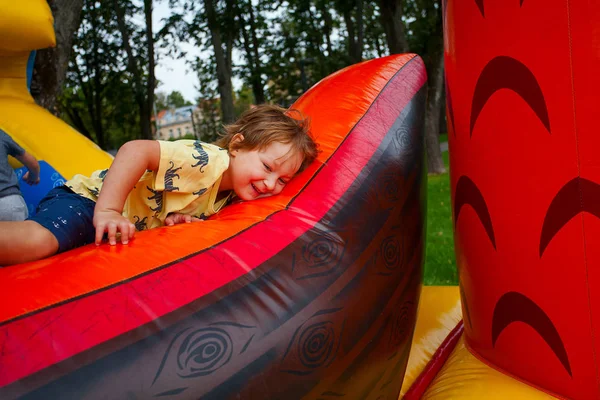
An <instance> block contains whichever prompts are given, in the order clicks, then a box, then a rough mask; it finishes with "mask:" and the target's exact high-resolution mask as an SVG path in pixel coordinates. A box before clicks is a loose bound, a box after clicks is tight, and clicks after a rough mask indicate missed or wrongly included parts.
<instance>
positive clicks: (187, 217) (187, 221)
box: [183, 215, 192, 224]
mask: <svg viewBox="0 0 600 400" xmlns="http://www.w3.org/2000/svg"><path fill="white" fill-rule="evenodd" d="M183 220H184V221H185V223H186V224H189V223H190V222H192V216H191V215H184V216H183Z"/></svg>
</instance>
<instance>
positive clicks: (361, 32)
mask: <svg viewBox="0 0 600 400" xmlns="http://www.w3.org/2000/svg"><path fill="white" fill-rule="evenodd" d="M356 31H357V36H356V48H355V49H354V51H355V53H354V59H355V62H361V61H362V53H363V48H364V45H365V44H364V37H365V28H364V22H363V0H356Z"/></svg>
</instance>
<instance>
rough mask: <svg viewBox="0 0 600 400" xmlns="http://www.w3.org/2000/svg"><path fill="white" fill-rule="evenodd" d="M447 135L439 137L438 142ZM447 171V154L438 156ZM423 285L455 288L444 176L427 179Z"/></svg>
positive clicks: (446, 177) (451, 236) (447, 196)
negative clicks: (442, 160) (451, 286)
mask: <svg viewBox="0 0 600 400" xmlns="http://www.w3.org/2000/svg"><path fill="white" fill-rule="evenodd" d="M446 140H447V135H440V142H444V141H446ZM442 156H443V158H444V163H445V164H446V169H448V152H447V151H445V152H443V153H442ZM424 283H425V285H456V284H458V275H457V273H456V261H455V258H454V236H453V229H452V212H451V204H450V178H449V176H448V174H447V173H446V174H443V175H439V176H430V177H429V179H428V188H427V243H426V256H425V275H424Z"/></svg>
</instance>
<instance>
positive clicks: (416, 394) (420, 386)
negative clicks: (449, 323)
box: [402, 320, 464, 400]
mask: <svg viewBox="0 0 600 400" xmlns="http://www.w3.org/2000/svg"><path fill="white" fill-rule="evenodd" d="M463 329H464V325H463V321H462V320H461V321H460V322H459V323H458V324H456V326H455V327H454V329H452V331H450V333H449V334H448V336H446V339H444V341H443V342H442V344H441V345H440V347H438V348H437V350H436V351H435V353H434V354H433V356H432V357H431V360H429V362H428V363H427V366H425V369H424V370H423V372H421V374H420V375H419V377H418V378H417V379H416V380H415V381H414V383H413V384H412V386H411V387H410V389H409V390H408V391H407V392H406V394H405V395H404V397H403V398H402V399H403V400H419V399H420V398H421V397H423V394H424V393H425V391H426V390H427V388H428V387H429V385H430V384H431V381H433V378H435V377H436V376H437V374H438V372H440V369H441V368H442V366H443V365H444V363H445V362H446V360H447V359H448V357H450V353H452V350H454V348H455V347H456V343H458V340H459V339H460V337H461V336H462V334H463Z"/></svg>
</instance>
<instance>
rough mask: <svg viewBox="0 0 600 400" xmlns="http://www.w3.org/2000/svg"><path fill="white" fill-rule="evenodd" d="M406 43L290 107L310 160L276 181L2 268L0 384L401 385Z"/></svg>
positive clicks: (414, 265)
mask: <svg viewBox="0 0 600 400" xmlns="http://www.w3.org/2000/svg"><path fill="white" fill-rule="evenodd" d="M425 96H426V76H425V70H424V65H423V63H422V61H421V59H420V58H418V57H416V56H414V55H398V56H390V57H386V58H382V59H377V60H373V61H370V62H365V63H361V64H358V65H356V66H353V67H349V68H347V69H345V70H342V71H340V72H338V73H336V74H334V75H332V76H330V77H328V78H326V79H324V80H323V81H322V82H320V83H319V84H317V85H316V86H315V87H314V88H312V89H311V90H310V91H309V92H307V93H306V94H305V95H304V96H303V97H302V98H301V99H299V100H298V101H297V103H296V104H295V107H296V108H298V109H300V110H301V111H303V112H304V113H305V114H306V115H308V116H309V117H310V118H311V120H312V131H313V134H314V136H315V137H316V139H317V141H318V142H319V144H320V147H321V150H322V153H321V154H320V157H319V160H318V161H317V162H315V163H314V164H313V165H312V166H311V167H310V168H309V169H308V170H306V171H304V172H303V173H302V174H301V175H300V176H299V177H298V178H295V179H294V180H293V181H292V183H290V184H289V185H288V186H286V189H285V190H284V192H283V193H282V194H281V195H279V196H276V197H273V198H265V199H260V200H257V201H254V202H250V203H239V204H234V205H231V206H229V207H227V208H225V209H224V210H223V211H222V212H221V213H219V214H218V215H217V216H215V218H212V219H210V220H208V221H205V222H202V223H197V224H183V225H179V226H175V227H169V228H159V229H154V230H150V231H144V232H140V233H139V235H138V236H137V237H136V239H135V240H134V241H133V242H132V243H131V244H130V245H129V246H120V245H118V246H115V247H111V246H100V247H95V246H94V245H91V246H86V247H84V248H80V249H77V250H74V251H71V252H67V253H65V254H62V255H58V256H55V257H52V258H50V259H47V260H43V261H40V262H36V263H30V264H22V265H18V266H14V267H9V268H4V269H0V296H2V298H1V299H0V304H2V307H0V321H1V322H0V349H1V351H0V398H2V399H9V398H15V397H19V396H23V397H24V398H28V399H29V398H31V399H50V398H60V399H71V398H73V399H82V398H85V399H129V398H154V397H160V398H169V399H192V398H193V399H196V398H203V399H228V398H236V399H239V398H247V399H251V398H252V399H267V398H281V399H284V398H285V399H293V398H301V397H303V398H320V397H323V396H325V397H327V396H336V397H344V396H347V397H346V398H365V397H373V398H378V397H385V398H394V397H395V396H396V397H397V396H398V393H399V391H400V386H401V383H402V376H403V374H404V369H405V367H406V362H407V358H408V351H409V349H410V343H411V337H412V332H413V328H414V322H415V315H416V308H417V303H418V296H419V291H420V284H421V270H422V262H423V251H424V243H423V238H424V236H423V235H424V227H423V226H424V225H423V224H424V212H425V211H424V199H425V197H424V190H425V169H424V165H423V161H424V146H423V135H422V125H423V110H424V105H425Z"/></svg>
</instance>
